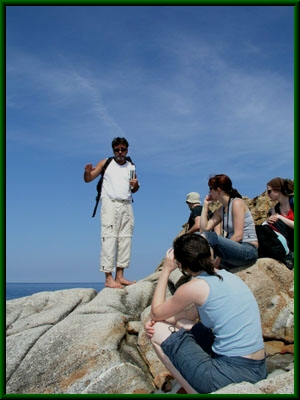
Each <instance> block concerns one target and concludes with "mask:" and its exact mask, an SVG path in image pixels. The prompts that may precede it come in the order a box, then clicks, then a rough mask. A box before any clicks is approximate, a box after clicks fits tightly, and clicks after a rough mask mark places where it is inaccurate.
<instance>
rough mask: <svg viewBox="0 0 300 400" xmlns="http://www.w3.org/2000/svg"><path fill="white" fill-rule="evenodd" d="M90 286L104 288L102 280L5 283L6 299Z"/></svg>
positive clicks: (98, 289)
mask: <svg viewBox="0 0 300 400" xmlns="http://www.w3.org/2000/svg"><path fill="white" fill-rule="evenodd" d="M74 288H91V289H96V290H97V292H99V291H100V290H102V289H103V288H104V282H84V283H82V282H79V283H78V282H77V283H6V300H13V299H18V298H19V297H25V296H31V295H32V294H34V293H39V292H49V291H55V290H64V289H74Z"/></svg>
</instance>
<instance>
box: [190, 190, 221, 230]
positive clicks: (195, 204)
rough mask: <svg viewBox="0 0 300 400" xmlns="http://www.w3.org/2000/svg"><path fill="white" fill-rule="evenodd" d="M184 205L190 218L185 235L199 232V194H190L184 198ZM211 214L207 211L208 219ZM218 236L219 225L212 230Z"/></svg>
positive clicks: (200, 210) (200, 207) (200, 206)
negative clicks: (187, 208) (188, 211)
mask: <svg viewBox="0 0 300 400" xmlns="http://www.w3.org/2000/svg"><path fill="white" fill-rule="evenodd" d="M186 204H187V205H188V207H189V209H190V211H191V212H190V216H189V219H188V222H187V231H186V232H185V233H195V232H200V221H201V213H202V207H203V206H202V205H201V202H200V194H199V193H198V192H190V193H188V194H187V196H186ZM212 214H213V213H212V212H211V211H210V210H208V218H210V217H211V216H212ZM213 231H214V232H216V233H217V234H218V235H219V234H220V233H221V229H220V224H218V225H216V226H215V227H214V229H213Z"/></svg>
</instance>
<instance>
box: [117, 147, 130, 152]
mask: <svg viewBox="0 0 300 400" xmlns="http://www.w3.org/2000/svg"><path fill="white" fill-rule="evenodd" d="M120 151H121V152H122V153H124V151H127V148H126V147H119V148H115V149H114V152H115V153H119V152H120Z"/></svg>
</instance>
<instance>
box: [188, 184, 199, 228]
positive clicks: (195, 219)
mask: <svg viewBox="0 0 300 400" xmlns="http://www.w3.org/2000/svg"><path fill="white" fill-rule="evenodd" d="M186 204H187V205H188V207H189V209H190V211H191V212H190V216H189V220H188V226H187V231H186V233H195V232H199V231H200V218H201V212H202V206H201V203H200V194H199V193H197V192H190V193H188V195H187V196H186Z"/></svg>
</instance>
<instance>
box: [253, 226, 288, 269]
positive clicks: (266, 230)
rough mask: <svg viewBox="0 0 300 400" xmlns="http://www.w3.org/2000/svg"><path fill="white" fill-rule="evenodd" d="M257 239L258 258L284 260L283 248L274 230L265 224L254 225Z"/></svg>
mask: <svg viewBox="0 0 300 400" xmlns="http://www.w3.org/2000/svg"><path fill="white" fill-rule="evenodd" d="M255 230H256V235H257V239H258V244H259V247H258V258H264V257H268V258H273V259H274V260H277V261H279V262H282V263H284V262H285V255H286V254H285V249H284V247H283V245H282V243H281V241H280V240H279V239H278V236H277V235H276V233H275V231H274V230H273V229H272V228H271V227H270V226H269V225H267V224H265V225H255Z"/></svg>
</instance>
